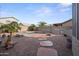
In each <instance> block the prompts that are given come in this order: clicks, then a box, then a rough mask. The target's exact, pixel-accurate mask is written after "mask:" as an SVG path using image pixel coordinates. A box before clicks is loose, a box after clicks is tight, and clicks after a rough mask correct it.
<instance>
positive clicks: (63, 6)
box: [59, 3, 72, 12]
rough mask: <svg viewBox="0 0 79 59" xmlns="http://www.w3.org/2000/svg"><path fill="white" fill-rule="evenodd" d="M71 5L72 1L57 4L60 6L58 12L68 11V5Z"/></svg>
mask: <svg viewBox="0 0 79 59" xmlns="http://www.w3.org/2000/svg"><path fill="white" fill-rule="evenodd" d="M71 5H72V3H60V4H59V7H60V9H59V11H60V12H66V11H69V10H70V7H69V6H71Z"/></svg>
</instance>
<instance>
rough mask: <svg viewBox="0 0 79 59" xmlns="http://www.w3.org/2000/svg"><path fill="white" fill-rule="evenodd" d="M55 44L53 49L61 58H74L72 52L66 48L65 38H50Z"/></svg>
mask: <svg viewBox="0 0 79 59" xmlns="http://www.w3.org/2000/svg"><path fill="white" fill-rule="evenodd" d="M48 40H50V41H52V42H53V48H55V49H56V50H57V52H58V55H59V56H72V55H73V54H72V50H71V49H68V48H67V47H66V44H67V41H66V38H65V37H64V36H53V37H50V38H48Z"/></svg>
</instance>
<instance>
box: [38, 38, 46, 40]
mask: <svg viewBox="0 0 79 59" xmlns="http://www.w3.org/2000/svg"><path fill="white" fill-rule="evenodd" d="M38 40H47V38H39V39H38Z"/></svg>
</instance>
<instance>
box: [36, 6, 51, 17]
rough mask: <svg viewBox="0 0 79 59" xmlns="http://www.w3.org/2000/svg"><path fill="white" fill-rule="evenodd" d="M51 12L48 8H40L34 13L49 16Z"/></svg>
mask: <svg viewBox="0 0 79 59" xmlns="http://www.w3.org/2000/svg"><path fill="white" fill-rule="evenodd" d="M51 12H52V10H51V9H50V8H48V7H42V8H40V9H38V10H36V11H35V13H37V14H38V15H41V16H43V15H49V14H51Z"/></svg>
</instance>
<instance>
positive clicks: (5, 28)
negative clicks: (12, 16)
mask: <svg viewBox="0 0 79 59" xmlns="http://www.w3.org/2000/svg"><path fill="white" fill-rule="evenodd" d="M20 29H21V28H20V26H19V24H18V23H17V22H11V23H9V24H3V25H1V26H0V30H1V31H2V32H8V33H10V39H11V37H12V33H13V32H17V31H18V30H20Z"/></svg>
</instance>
